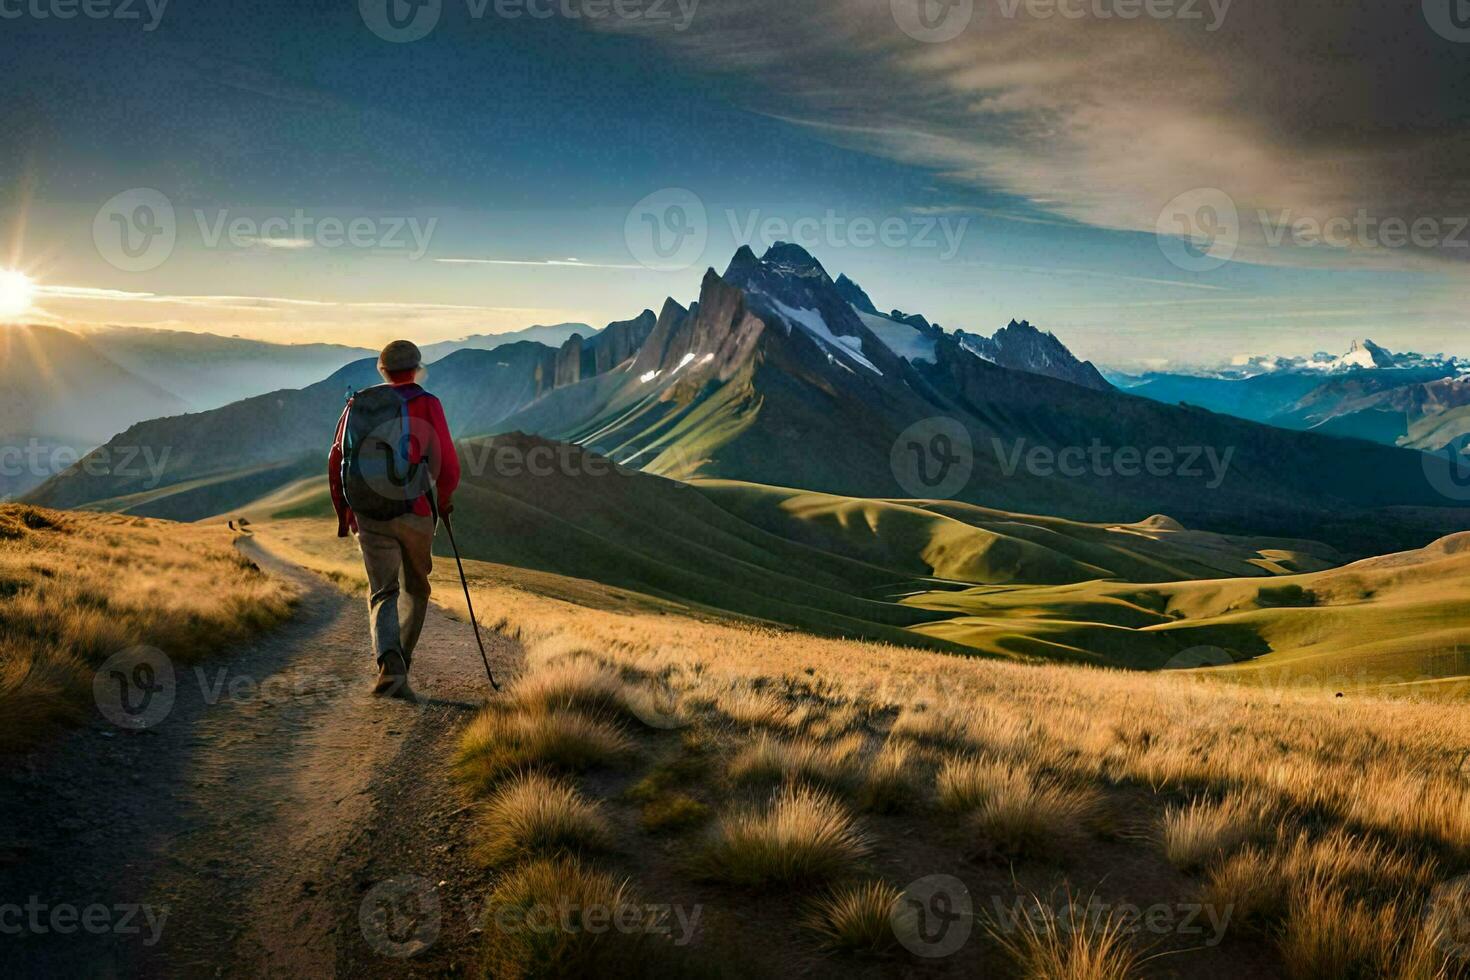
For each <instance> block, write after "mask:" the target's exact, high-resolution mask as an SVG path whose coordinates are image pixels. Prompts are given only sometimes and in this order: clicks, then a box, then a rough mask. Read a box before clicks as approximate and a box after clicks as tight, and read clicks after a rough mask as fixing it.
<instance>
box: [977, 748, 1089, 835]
mask: <svg viewBox="0 0 1470 980" xmlns="http://www.w3.org/2000/svg"><path fill="white" fill-rule="evenodd" d="M1099 806H1100V800H1099V796H1098V794H1097V791H1096V790H1093V789H1091V788H1076V787H1071V786H1064V785H1062V784H1061V783H1058V782H1056V781H1055V780H1053V779H1049V778H1046V777H1039V776H1035V775H1033V774H1031V773H1028V772H1026V771H1025V770H1021V769H1013V770H1011V771H1009V772H1008V773H1007V774H1006V778H1005V779H1004V780H1003V781H1002V782H1001V783H999V784H998V785H997V786H996V787H995V788H994V790H993V792H992V793H991V794H990V796H989V797H988V798H987V799H986V800H985V801H984V802H983V803H981V804H980V807H979V809H977V810H976V811H975V815H974V817H973V818H971V826H972V827H973V829H974V830H975V832H976V834H977V835H978V837H979V843H980V845H981V846H982V848H984V849H993V850H995V851H998V852H1000V853H1002V854H1005V855H1008V856H1010V857H1034V856H1038V855H1041V854H1043V853H1045V852H1047V851H1050V850H1051V849H1052V848H1053V847H1054V846H1055V845H1056V844H1058V843H1060V842H1063V841H1067V840H1071V839H1074V838H1078V837H1080V836H1082V834H1083V833H1084V831H1085V825H1086V824H1087V822H1088V821H1089V820H1090V819H1091V818H1092V817H1094V816H1095V815H1096V814H1097V812H1098V809H1099Z"/></svg>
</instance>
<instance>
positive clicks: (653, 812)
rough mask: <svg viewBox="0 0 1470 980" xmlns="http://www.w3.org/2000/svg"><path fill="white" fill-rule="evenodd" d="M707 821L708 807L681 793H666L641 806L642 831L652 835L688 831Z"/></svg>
mask: <svg viewBox="0 0 1470 980" xmlns="http://www.w3.org/2000/svg"><path fill="white" fill-rule="evenodd" d="M708 819H709V807H707V806H705V805H704V804H703V803H701V802H699V801H698V800H696V799H695V798H694V797H692V796H686V795H684V794H683V793H668V794H666V795H664V796H660V797H656V798H654V799H652V800H649V801H648V802H647V803H645V804H644V805H643V829H644V830H648V831H652V832H654V833H658V832H660V831H669V832H675V831H680V830H688V829H689V828H691V827H697V826H699V825H700V824H702V823H704V822H705V821H706V820H708Z"/></svg>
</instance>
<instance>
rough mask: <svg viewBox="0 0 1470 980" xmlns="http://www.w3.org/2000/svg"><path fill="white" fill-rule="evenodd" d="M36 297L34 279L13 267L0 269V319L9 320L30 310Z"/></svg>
mask: <svg viewBox="0 0 1470 980" xmlns="http://www.w3.org/2000/svg"><path fill="white" fill-rule="evenodd" d="M35 299H36V281H35V280H34V279H32V278H31V277H30V276H28V275H26V274H25V273H24V272H19V271H17V270H15V269H0V320H11V319H15V318H16V317H20V316H24V315H25V314H27V313H29V312H30V311H31V304H32V303H34V302H35Z"/></svg>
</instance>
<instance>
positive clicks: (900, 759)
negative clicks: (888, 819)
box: [858, 742, 919, 813]
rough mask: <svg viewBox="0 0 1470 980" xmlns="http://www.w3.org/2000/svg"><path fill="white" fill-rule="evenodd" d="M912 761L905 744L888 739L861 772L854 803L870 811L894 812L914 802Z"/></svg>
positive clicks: (915, 789)
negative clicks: (856, 802) (864, 770)
mask: <svg viewBox="0 0 1470 980" xmlns="http://www.w3.org/2000/svg"><path fill="white" fill-rule="evenodd" d="M915 765H916V760H915V758H914V752H913V750H912V749H911V748H909V746H907V745H904V744H903V743H901V742H889V743H887V744H886V745H884V746H883V748H882V749H881V750H879V752H878V754H877V755H875V756H873V758H872V761H871V762H869V764H868V770H867V772H866V773H865V774H864V775H863V783H862V787H861V788H860V789H859V791H858V802H859V803H860V804H861V805H862V807H863V808H864V809H866V810H871V811H873V812H874V813H898V812H900V811H902V810H905V809H907V808H909V807H911V806H913V805H914V801H915V800H916V799H917V797H918V794H919V779H918V775H917V773H916V772H915Z"/></svg>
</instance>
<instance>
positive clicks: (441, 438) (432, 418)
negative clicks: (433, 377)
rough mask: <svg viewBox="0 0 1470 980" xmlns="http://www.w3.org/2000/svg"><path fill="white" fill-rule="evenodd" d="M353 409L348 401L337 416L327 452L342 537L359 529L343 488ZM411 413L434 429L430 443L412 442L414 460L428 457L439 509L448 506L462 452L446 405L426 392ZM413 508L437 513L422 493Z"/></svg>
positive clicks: (410, 406)
mask: <svg viewBox="0 0 1470 980" xmlns="http://www.w3.org/2000/svg"><path fill="white" fill-rule="evenodd" d="M396 387H407V386H406V385H398V386H396ZM351 410H352V403H351V402H348V403H347V407H346V408H344V409H343V410H342V417H341V418H340V419H338V420H337V436H336V438H335V439H333V440H332V451H331V452H330V453H328V454H327V479H328V481H329V483H330V484H331V487H332V507H333V508H335V509H336V511H337V537H339V538H345V537H347V532H348V531H349V530H351V531H353V532H356V531H357V517H356V516H355V515H354V514H353V513H352V508H351V507H348V506H347V497H346V495H345V494H344V493H343V492H342V433H343V431H344V430H345V429H346V428H347V413H348V412H349V411H351ZM408 414H409V416H410V417H411V418H414V419H418V420H420V421H422V422H427V423H428V424H429V426H430V427H432V428H433V430H434V435H433V437H432V438H431V439H430V440H429V444H428V445H427V446H420V445H419V444H418V440H416V439H415V440H412V441H411V442H410V445H411V447H412V448H411V460H410V461H411V462H415V463H417V462H420V461H421V460H423V459H425V458H427V459H428V461H429V474H430V475H431V476H432V477H433V479H434V486H435V488H436V491H437V496H438V498H439V509H440V511H445V510H448V509H449V506H450V501H451V500H452V499H453V497H454V491H455V490H456V489H458V488H459V454H458V453H457V452H455V450H454V439H453V438H452V437H451V436H450V434H449V422H448V420H447V419H445V418H444V406H443V405H441V404H439V399H437V398H435V397H434V396H433V395H430V394H424V395H421V396H419V397H418V398H415V399H414V400H413V401H411V402H409V403H408ZM413 512H414V513H415V514H418V515H419V516H421V517H431V516H433V511H432V510H431V509H430V507H429V498H428V497H420V498H419V499H418V500H416V501H414V505H413Z"/></svg>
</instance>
